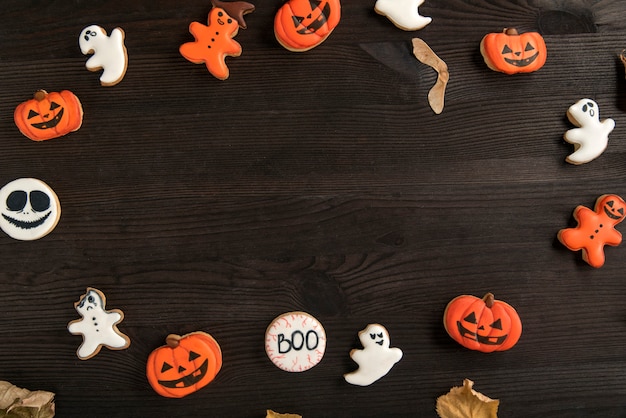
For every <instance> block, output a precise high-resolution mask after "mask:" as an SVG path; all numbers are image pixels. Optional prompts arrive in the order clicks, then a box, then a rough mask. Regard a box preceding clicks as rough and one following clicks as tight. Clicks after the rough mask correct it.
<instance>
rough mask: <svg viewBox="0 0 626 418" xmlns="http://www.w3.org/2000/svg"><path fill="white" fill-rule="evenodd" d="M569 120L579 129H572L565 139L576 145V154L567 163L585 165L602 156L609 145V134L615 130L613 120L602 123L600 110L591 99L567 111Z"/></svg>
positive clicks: (565, 135) (578, 103)
mask: <svg viewBox="0 0 626 418" xmlns="http://www.w3.org/2000/svg"><path fill="white" fill-rule="evenodd" d="M567 118H568V119H569V121H570V122H571V123H572V124H573V125H576V126H577V128H574V129H570V130H568V131H567V132H565V134H564V135H563V138H564V139H565V140H566V141H567V142H569V143H570V144H573V145H574V153H572V154H570V155H569V156H568V157H567V158H566V159H565V161H567V162H568V163H571V164H584V163H588V162H589V161H592V160H594V159H596V158H598V157H599V156H600V154H602V153H603V152H604V150H605V149H606V147H607V145H608V144H609V134H610V133H611V132H612V131H613V128H615V121H614V120H613V119H610V118H609V119H604V120H603V121H600V108H599V107H598V104H597V103H596V102H594V101H593V100H591V99H580V100H579V101H577V102H576V103H574V104H573V105H571V106H570V107H569V109H568V110H567Z"/></svg>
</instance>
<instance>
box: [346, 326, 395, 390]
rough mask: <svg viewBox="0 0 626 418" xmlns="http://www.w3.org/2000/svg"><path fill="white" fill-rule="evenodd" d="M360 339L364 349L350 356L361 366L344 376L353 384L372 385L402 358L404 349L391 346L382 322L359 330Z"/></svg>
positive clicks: (354, 351)
mask: <svg viewBox="0 0 626 418" xmlns="http://www.w3.org/2000/svg"><path fill="white" fill-rule="evenodd" d="M359 340H360V341H361V344H362V345H363V349H362V350H352V351H351V352H350V357H352V360H354V361H355V362H356V363H357V364H358V365H359V368H358V369H357V370H356V371H354V372H351V373H347V374H345V375H344V376H343V377H344V378H345V379H346V382H348V383H350V384H352V385H358V386H368V385H371V384H372V383H374V382H375V381H377V380H378V379H380V378H382V377H383V376H385V375H386V374H387V373H389V371H390V370H391V368H392V367H393V366H394V365H395V364H396V363H397V362H399V361H400V359H402V350H400V349H399V348H396V347H393V348H391V347H389V343H390V341H389V333H388V332H387V329H386V328H385V327H383V326H382V325H380V324H369V325H368V326H367V327H366V328H365V329H364V330H362V331H360V332H359Z"/></svg>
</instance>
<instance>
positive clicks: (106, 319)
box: [67, 287, 130, 360]
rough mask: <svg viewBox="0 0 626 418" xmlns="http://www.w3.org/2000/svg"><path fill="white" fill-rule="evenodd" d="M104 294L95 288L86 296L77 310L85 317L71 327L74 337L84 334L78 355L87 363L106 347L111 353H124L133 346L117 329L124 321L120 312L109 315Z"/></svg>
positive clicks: (80, 301) (77, 304)
mask: <svg viewBox="0 0 626 418" xmlns="http://www.w3.org/2000/svg"><path fill="white" fill-rule="evenodd" d="M105 305H106V297H105V296H104V293H102V292H101V291H99V290H98V289H94V288H92V287H89V288H87V293H85V294H84V295H82V296H81V297H80V299H79V300H78V302H76V303H75V304H74V308H75V309H76V311H77V312H78V313H79V314H80V316H81V317H82V318H81V319H76V320H74V321H72V322H70V323H69V324H67V330H68V331H69V332H70V333H72V334H75V335H76V334H82V335H83V343H82V344H81V345H80V347H78V350H77V351H76V354H77V355H78V358H80V359H81V360H87V359H89V358H91V357H93V356H95V355H96V354H98V353H99V352H100V349H101V348H102V346H106V347H107V348H110V349H111V350H123V349H125V348H128V346H129V345H130V339H129V338H128V336H127V335H125V334H123V333H122V332H120V330H118V329H117V324H119V323H120V322H122V319H124V313H123V312H122V311H120V310H119V309H112V310H109V311H107V310H106V309H105Z"/></svg>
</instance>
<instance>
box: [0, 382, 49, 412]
mask: <svg viewBox="0 0 626 418" xmlns="http://www.w3.org/2000/svg"><path fill="white" fill-rule="evenodd" d="M5 417H6V418H52V417H54V393H52V392H46V391H42V390H37V391H34V392H31V391H29V390H28V389H23V388H18V387H17V386H15V385H12V384H11V383H9V382H4V381H0V418H5Z"/></svg>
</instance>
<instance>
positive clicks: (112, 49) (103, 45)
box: [78, 25, 128, 86]
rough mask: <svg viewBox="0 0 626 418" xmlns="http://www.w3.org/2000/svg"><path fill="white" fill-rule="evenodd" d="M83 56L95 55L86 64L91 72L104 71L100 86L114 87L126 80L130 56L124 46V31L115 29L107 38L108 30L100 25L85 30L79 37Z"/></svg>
mask: <svg viewBox="0 0 626 418" xmlns="http://www.w3.org/2000/svg"><path fill="white" fill-rule="evenodd" d="M78 45H79V47H80V51H81V52H82V53H83V55H89V54H93V55H92V56H91V57H90V58H89V59H88V60H87V62H86V63H85V67H87V69H88V70H89V71H99V70H102V74H101V75H100V84H102V85H103V86H114V85H116V84H117V83H119V82H120V81H122V78H124V74H126V68H127V67H128V54H127V52H126V46H125V45H124V31H123V30H122V29H121V28H115V29H113V31H111V35H110V36H107V32H106V30H104V28H102V27H100V26H98V25H90V26H87V27H86V28H85V29H83V30H82V31H81V33H80V36H79V37H78Z"/></svg>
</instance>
